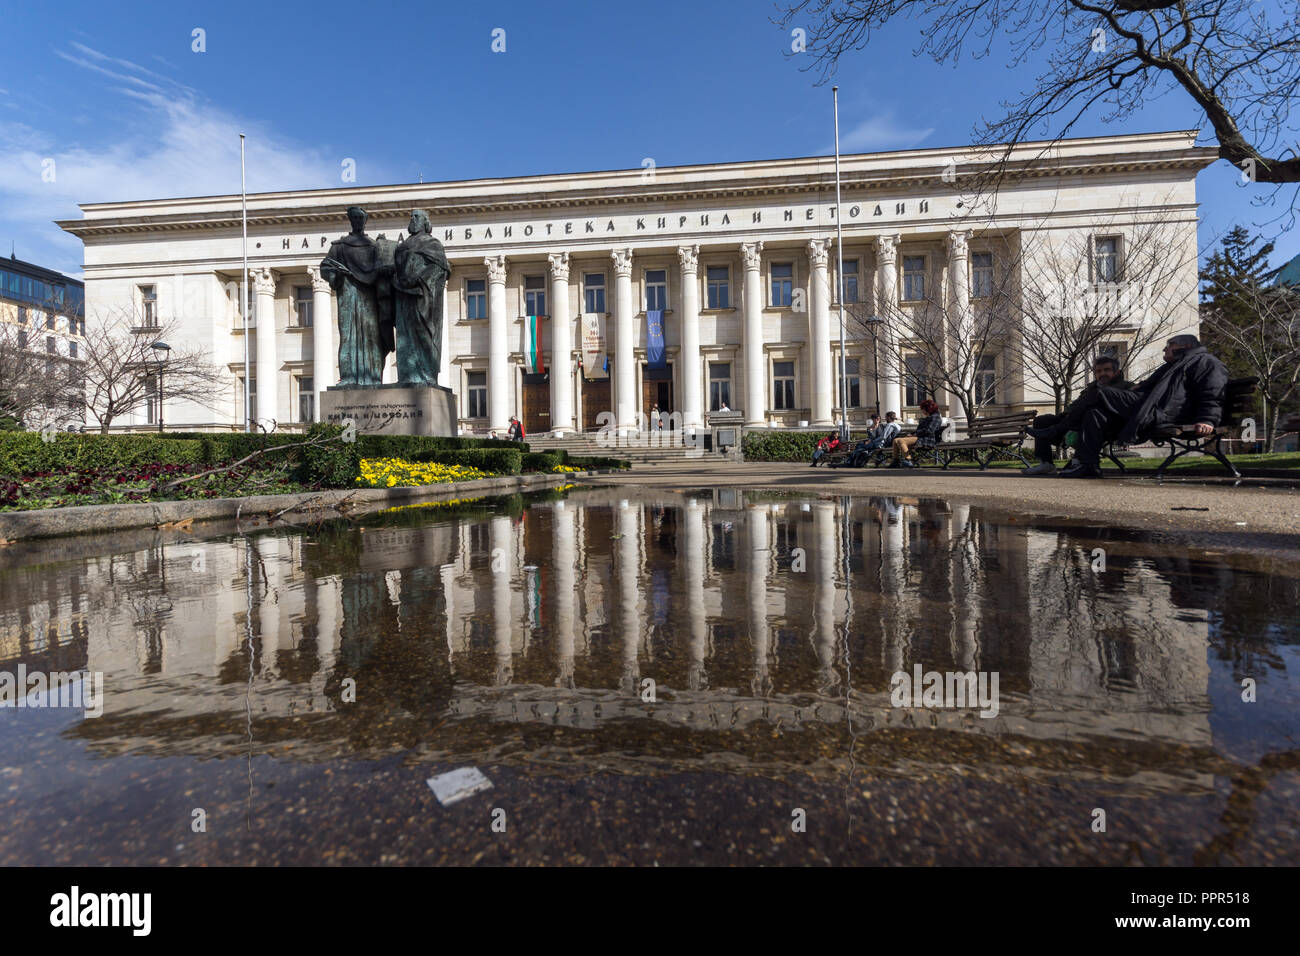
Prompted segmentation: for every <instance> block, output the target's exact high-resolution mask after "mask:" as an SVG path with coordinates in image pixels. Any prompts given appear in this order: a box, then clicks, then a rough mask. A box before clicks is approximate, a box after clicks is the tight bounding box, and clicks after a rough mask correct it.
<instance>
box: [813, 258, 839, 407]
mask: <svg viewBox="0 0 1300 956" xmlns="http://www.w3.org/2000/svg"><path fill="white" fill-rule="evenodd" d="M827 245H829V243H827V242H826V241H824V240H818V239H810V240H808V262H809V264H810V265H811V266H812V270H811V272H812V277H811V278H812V281H811V282H810V283H809V285H810V286H811V288H810V290H809V291H810V292H811V293H812V295H811V299H812V302H811V303H810V304H809V305H810V310H809V341H810V342H811V343H812V346H811V347H812V362H811V363H810V364H811V365H812V403H811V404H812V424H814V425H829V424H830V423H831V408H833V407H834V406H835V404H836V402H837V401H838V400H839V399H838V395H837V394H836V391H835V377H834V375H833V374H832V372H831V284H830V279H829V277H828V276H827V274H826V263H827V260H828V259H829V258H830V257H829V255H827V251H826V247H827Z"/></svg>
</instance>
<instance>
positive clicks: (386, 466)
mask: <svg viewBox="0 0 1300 956" xmlns="http://www.w3.org/2000/svg"><path fill="white" fill-rule="evenodd" d="M491 477H493V475H492V473H491V472H487V471H479V470H478V469H477V468H470V467H468V466H466V465H438V464H434V463H433V462H425V461H421V462H415V461H404V460H402V459H401V458H363V459H361V474H360V475H359V476H358V477H357V484H359V485H363V486H365V487H368V488H398V487H402V488H409V487H414V486H417V485H441V484H447V483H449V482H453V481H472V480H474V479H476V478H491Z"/></svg>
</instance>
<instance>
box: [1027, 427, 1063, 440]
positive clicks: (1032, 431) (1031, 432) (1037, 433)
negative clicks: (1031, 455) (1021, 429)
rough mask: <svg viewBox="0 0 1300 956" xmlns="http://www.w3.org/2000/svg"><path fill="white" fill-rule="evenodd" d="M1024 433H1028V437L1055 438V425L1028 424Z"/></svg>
mask: <svg viewBox="0 0 1300 956" xmlns="http://www.w3.org/2000/svg"><path fill="white" fill-rule="evenodd" d="M1025 434H1026V435H1028V436H1029V437H1030V438H1055V437H1056V426H1055V425H1046V426H1043V427H1041V428H1034V427H1033V426H1030V427H1029V428H1026V429H1025Z"/></svg>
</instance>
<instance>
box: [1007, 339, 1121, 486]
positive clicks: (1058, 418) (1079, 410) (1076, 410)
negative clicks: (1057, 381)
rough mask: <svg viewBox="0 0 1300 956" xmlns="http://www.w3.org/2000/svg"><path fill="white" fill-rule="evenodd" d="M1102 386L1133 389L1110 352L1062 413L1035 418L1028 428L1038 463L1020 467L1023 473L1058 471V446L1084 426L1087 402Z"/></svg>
mask: <svg viewBox="0 0 1300 956" xmlns="http://www.w3.org/2000/svg"><path fill="white" fill-rule="evenodd" d="M1102 385H1110V386H1112V387H1114V388H1132V387H1133V383H1132V382H1126V381H1124V379H1123V378H1121V377H1120V374H1119V362H1118V361H1117V360H1116V359H1115V358H1113V357H1112V356H1109V355H1099V356H1098V357H1097V359H1096V360H1095V361H1094V362H1093V363H1092V382H1091V383H1090V384H1089V385H1088V387H1087V388H1085V389H1084V390H1083V391H1082V392H1081V393H1080V394H1079V397H1078V398H1076V399H1075V400H1074V401H1073V402H1071V403H1070V404H1069V406H1068V407H1067V408H1066V409H1065V411H1064V412H1063V413H1062V414H1060V415H1052V414H1047V415H1039V416H1037V417H1036V418H1035V419H1034V425H1033V427H1032V428H1027V429H1025V430H1026V431H1027V432H1028V433H1029V434H1030V435H1031V436H1033V439H1034V455H1035V457H1036V458H1037V459H1038V464H1036V465H1033V466H1032V467H1029V468H1021V469H1020V473H1021V474H1022V475H1031V476H1033V477H1038V476H1040V475H1054V474H1056V461H1055V459H1056V450H1055V446H1056V445H1059V444H1061V443H1062V442H1063V441H1064V440H1065V436H1066V435H1067V434H1069V433H1070V432H1077V431H1078V430H1079V428H1080V427H1081V426H1082V425H1083V413H1084V412H1085V411H1087V405H1086V404H1085V403H1086V402H1088V401H1089V400H1090V399H1092V397H1093V396H1094V395H1095V394H1096V391H1097V389H1098V388H1099V387H1100V386H1102Z"/></svg>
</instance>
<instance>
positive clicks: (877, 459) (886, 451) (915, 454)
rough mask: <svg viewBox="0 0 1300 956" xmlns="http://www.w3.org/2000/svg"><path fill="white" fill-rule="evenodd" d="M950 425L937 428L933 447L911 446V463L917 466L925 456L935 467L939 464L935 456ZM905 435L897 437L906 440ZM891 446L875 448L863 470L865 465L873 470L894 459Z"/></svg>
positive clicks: (891, 444)
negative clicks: (913, 462)
mask: <svg viewBox="0 0 1300 956" xmlns="http://www.w3.org/2000/svg"><path fill="white" fill-rule="evenodd" d="M951 425H952V423H951V422H944V423H943V425H942V426H941V427H940V428H939V434H938V435H937V436H936V437H935V440H934V445H933V446H931V447H929V448H917V447H916V446H915V445H913V446H912V459H913V461H915V462H916V463H917V464H919V463H920V459H921V457H922V456H925V457H927V458H930V459H931V460H932V461H933V462H934V463H935V464H936V465H937V464H939V461H940V460H939V457H938V455H937V452H938V450H939V448H940V447H941V446H942V445H943V435H944V432H946V431H947V430H948V429H949V427H950V426H951ZM907 434H908V433H907V432H906V431H903V432H899V434H898V437H899V438H906V437H907ZM893 445H894V443H893V442H892V441H891V442H890V443H889V444H888V445H885V446H884V447H883V448H877V449H876V450H875V451H873V452H872V453H871V455H870V457H868V458H867V460H866V463H865V464H864V465H863V466H862V467H864V468H865V467H866V466H867V465H871V466H872V467H874V468H879V467H880V466H881V465H884V464H886V463H887V462H888V461H889V460H890V459H892V458H893V457H894V451H893Z"/></svg>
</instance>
